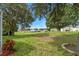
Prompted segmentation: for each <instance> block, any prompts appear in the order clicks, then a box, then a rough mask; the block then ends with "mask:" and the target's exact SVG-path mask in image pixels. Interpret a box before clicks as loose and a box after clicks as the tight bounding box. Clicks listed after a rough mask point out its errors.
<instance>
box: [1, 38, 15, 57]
mask: <svg viewBox="0 0 79 59" xmlns="http://www.w3.org/2000/svg"><path fill="white" fill-rule="evenodd" d="M14 45H15V41H13V40H7V41H6V42H5V43H4V44H3V48H2V54H1V56H11V55H13V54H14V52H15V50H14V48H13V46H14Z"/></svg>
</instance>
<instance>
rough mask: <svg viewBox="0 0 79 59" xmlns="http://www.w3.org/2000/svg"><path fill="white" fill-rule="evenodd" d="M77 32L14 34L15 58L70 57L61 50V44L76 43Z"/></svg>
mask: <svg viewBox="0 0 79 59" xmlns="http://www.w3.org/2000/svg"><path fill="white" fill-rule="evenodd" d="M77 34H78V33H77V32H16V33H15V35H14V36H4V37H3V38H4V41H5V40H6V39H13V40H14V41H15V42H16V44H15V46H14V48H15V49H16V52H15V54H14V55H16V56H64V55H72V54H70V53H68V52H67V51H65V50H63V49H62V48H61V44H62V43H64V42H67V43H74V44H75V43H76V37H77ZM49 37H51V39H50V38H49Z"/></svg>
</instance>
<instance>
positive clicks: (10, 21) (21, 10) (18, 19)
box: [3, 4, 34, 35]
mask: <svg viewBox="0 0 79 59" xmlns="http://www.w3.org/2000/svg"><path fill="white" fill-rule="evenodd" d="M5 5H6V8H5V11H4V16H3V19H4V20H3V27H4V28H3V29H4V31H5V32H7V34H8V35H13V34H14V32H15V30H16V25H17V24H18V23H19V24H24V25H25V26H26V27H28V26H30V24H31V23H32V22H33V21H34V19H33V17H32V13H31V11H30V10H29V9H28V6H27V5H26V4H5ZM24 25H23V26H24Z"/></svg>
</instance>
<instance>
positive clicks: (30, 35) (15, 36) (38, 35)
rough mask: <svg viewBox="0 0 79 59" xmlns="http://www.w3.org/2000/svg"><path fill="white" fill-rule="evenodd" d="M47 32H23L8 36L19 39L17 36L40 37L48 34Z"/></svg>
mask: <svg viewBox="0 0 79 59" xmlns="http://www.w3.org/2000/svg"><path fill="white" fill-rule="evenodd" d="M48 35H49V34H48V33H35V34H33V33H32V34H23V35H14V36H10V37H11V38H14V39H17V38H18V39H19V38H29V37H42V36H48Z"/></svg>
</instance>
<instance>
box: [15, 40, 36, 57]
mask: <svg viewBox="0 0 79 59" xmlns="http://www.w3.org/2000/svg"><path fill="white" fill-rule="evenodd" d="M14 49H15V50H16V52H15V54H14V55H15V56H26V55H29V53H30V52H31V51H32V50H34V49H35V47H33V46H32V45H29V44H27V43H25V42H17V41H16V44H15V46H14Z"/></svg>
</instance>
